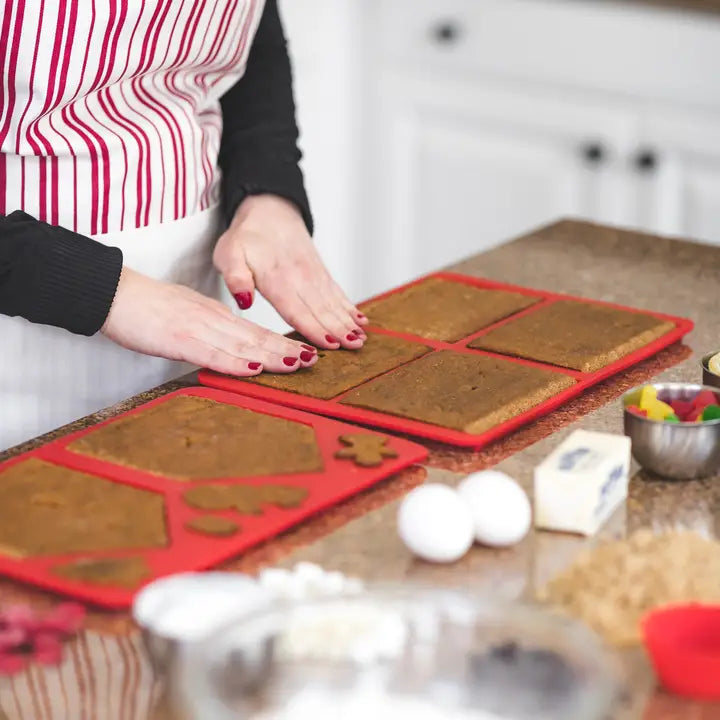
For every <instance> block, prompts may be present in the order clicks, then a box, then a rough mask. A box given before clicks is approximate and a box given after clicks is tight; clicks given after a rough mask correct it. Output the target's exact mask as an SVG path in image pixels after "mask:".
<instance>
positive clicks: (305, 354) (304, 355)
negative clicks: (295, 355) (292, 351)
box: [300, 350, 315, 362]
mask: <svg viewBox="0 0 720 720" xmlns="http://www.w3.org/2000/svg"><path fill="white" fill-rule="evenodd" d="M314 357H315V353H311V352H307V350H303V351H302V352H301V353H300V359H301V360H302V361H303V362H310V361H311V360H312V359H313V358H314Z"/></svg>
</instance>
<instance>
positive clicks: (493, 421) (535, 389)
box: [342, 350, 575, 434]
mask: <svg viewBox="0 0 720 720" xmlns="http://www.w3.org/2000/svg"><path fill="white" fill-rule="evenodd" d="M574 382H575V381H574V380H573V379H572V378H570V377H568V376H566V375H563V374H560V373H556V372H551V371H549V370H542V369H538V368H534V367H527V366H525V365H521V364H519V363H516V362H512V361H510V360H503V359H502V358H493V357H488V356H486V355H479V354H478V355H473V354H471V353H458V352H454V351H452V350H442V351H439V352H435V353H433V354H432V355H428V356H426V357H424V358H421V359H420V360H417V361H415V362H414V363H411V364H409V365H406V366H405V367H402V368H398V369H397V370H395V371H393V372H391V373H388V374H387V375H384V376H383V377H381V378H378V379H377V380H373V381H372V382H369V383H367V384H366V385H363V386H362V387H360V388H357V389H355V390H353V391H352V392H351V393H349V394H348V395H347V396H346V397H345V398H344V399H343V400H342V403H343V404H345V405H352V406H354V407H360V408H365V409H367V410H376V411H378V412H384V413H389V414H390V415H397V416H400V417H404V418H409V419H411V420H419V421H420V422H425V423H431V424H433V425H439V426H441V427H445V428H450V429H452V430H460V431H462V432H467V433H471V434H479V433H482V432H485V431H486V430H490V429H491V428H493V427H495V426H496V425H499V424H500V423H503V422H505V421H506V420H510V419H511V418H513V417H515V416H517V415H520V414H521V413H523V412H526V411H527V410H530V409H531V408H533V407H535V406H536V405H539V404H540V403H541V402H543V401H544V400H547V399H549V398H551V397H553V396H554V395H557V394H558V393H560V392H562V391H563V390H565V389H566V388H568V387H570V386H571V385H573V383H574Z"/></svg>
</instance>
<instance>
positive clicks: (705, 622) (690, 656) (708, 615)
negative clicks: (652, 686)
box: [642, 604, 720, 700]
mask: <svg viewBox="0 0 720 720" xmlns="http://www.w3.org/2000/svg"><path fill="white" fill-rule="evenodd" d="M642 629H643V635H644V641H645V647H646V648H647V651H648V654H649V655H650V659H651V660H652V663H653V666H654V668H655V672H656V674H657V676H658V679H659V680H660V683H661V684H662V686H663V687H664V688H665V689H666V690H667V691H669V692H671V693H674V694H676V695H682V696H684V697H689V698H693V699H697V700H720V605H697V604H691V605H678V606H674V607H668V608H663V609H661V610H656V611H654V612H651V613H649V614H648V615H647V616H646V617H645V619H644V620H643V623H642Z"/></svg>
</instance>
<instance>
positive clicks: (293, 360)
mask: <svg viewBox="0 0 720 720" xmlns="http://www.w3.org/2000/svg"><path fill="white" fill-rule="evenodd" d="M297 361H298V359H297V358H294V357H286V358H283V362H284V363H285V364H286V365H287V366H288V367H292V366H293V365H294V364H295V363H296V362H297Z"/></svg>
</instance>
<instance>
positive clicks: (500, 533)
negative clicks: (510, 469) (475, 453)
mask: <svg viewBox="0 0 720 720" xmlns="http://www.w3.org/2000/svg"><path fill="white" fill-rule="evenodd" d="M458 494H459V495H460V497H462V498H463V500H465V502H466V503H467V504H468V507H469V508H470V514H471V515H472V519H473V525H474V528H475V539H476V540H477V541H478V542H479V543H482V544H483V545H488V546H490V547H508V546H510V545H515V544H516V543H518V542H520V540H522V539H523V538H524V537H525V535H527V532H528V530H529V529H530V523H531V521H532V510H531V507H530V501H529V500H528V497H527V495H526V494H525V491H524V490H523V489H522V488H521V487H520V486H519V485H518V484H517V483H516V482H515V480H513V479H512V478H511V477H510V476H509V475H506V474H505V473H503V472H499V471H497V470H486V471H484V472H478V473H473V474H472V475H468V476H467V477H466V478H465V479H464V480H463V481H462V482H461V483H460V485H459V486H458Z"/></svg>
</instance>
